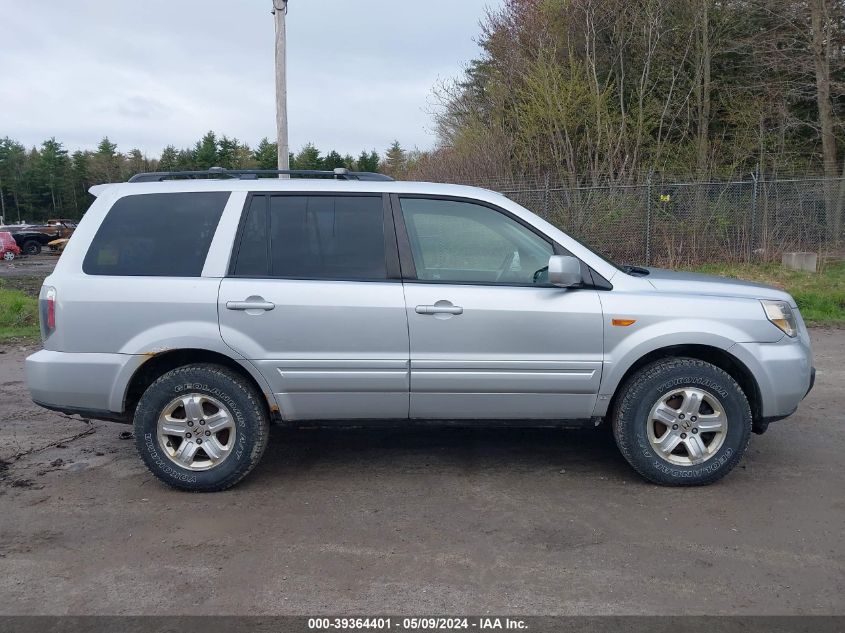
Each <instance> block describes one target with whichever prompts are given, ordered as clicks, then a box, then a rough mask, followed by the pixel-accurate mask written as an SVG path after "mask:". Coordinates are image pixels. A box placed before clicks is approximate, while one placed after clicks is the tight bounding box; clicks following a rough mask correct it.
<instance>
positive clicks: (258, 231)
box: [234, 195, 387, 280]
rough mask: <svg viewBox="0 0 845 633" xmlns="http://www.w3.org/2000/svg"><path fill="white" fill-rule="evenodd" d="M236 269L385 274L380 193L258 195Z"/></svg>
mask: <svg viewBox="0 0 845 633" xmlns="http://www.w3.org/2000/svg"><path fill="white" fill-rule="evenodd" d="M234 274H235V275H238V276H250V277H279V278H287V279H361V280H379V279H386V278H387V267H386V263H385V246H384V204H383V201H382V198H381V196H377V195H376V196H296V195H292V196H273V195H268V196H258V195H257V196H254V197H253V198H252V202H251V203H250V205H249V208H248V209H247V216H246V218H245V221H244V228H243V234H242V237H241V242H240V247H239V249H238V256H237V261H236V262H235V266H234Z"/></svg>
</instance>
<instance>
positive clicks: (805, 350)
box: [728, 336, 815, 420]
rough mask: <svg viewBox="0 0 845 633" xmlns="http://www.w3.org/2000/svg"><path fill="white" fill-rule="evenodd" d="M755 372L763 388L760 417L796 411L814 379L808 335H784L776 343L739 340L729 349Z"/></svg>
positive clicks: (788, 413)
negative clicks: (743, 341) (792, 336)
mask: <svg viewBox="0 0 845 633" xmlns="http://www.w3.org/2000/svg"><path fill="white" fill-rule="evenodd" d="M728 352H730V353H731V354H733V355H734V356H735V357H736V358H737V359H738V360H740V361H741V362H742V363H743V364H744V365H745V366H746V367H747V368H748V369H749V370H751V373H752V374H753V376H754V378H755V380H756V382H757V386H758V388H759V390H760V417H761V418H764V419H770V420H772V419H778V418H784V417H787V416H789V415H791V414H792V413H794V412H795V409H797V408H798V404H799V403H800V402H801V400H803V399H804V397H805V396H806V395H807V394H808V393H809V392H810V389H812V387H813V383H814V379H815V369H814V368H813V354H812V351H811V350H810V344H809V339H808V338H805V337H802V336H799V337H798V338H789V337H786V336H785V337H783V339H781V340H780V341H778V342H777V343H736V344H735V345H733V346H732V347H730V349H729V350H728Z"/></svg>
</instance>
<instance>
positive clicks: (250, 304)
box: [226, 297, 276, 311]
mask: <svg viewBox="0 0 845 633" xmlns="http://www.w3.org/2000/svg"><path fill="white" fill-rule="evenodd" d="M275 307H276V304H275V303H271V302H270V301H264V300H263V299H253V298H251V297H250V298H249V299H247V300H246V301H227V302H226V309H227V310H265V311H269V310H272V309H273V308H275Z"/></svg>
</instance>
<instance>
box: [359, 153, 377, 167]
mask: <svg viewBox="0 0 845 633" xmlns="http://www.w3.org/2000/svg"><path fill="white" fill-rule="evenodd" d="M379 163H380V161H379V156H378V152H376V150H373V151H372V152H369V153H367V152H366V151H363V152H361V155H360V156H359V157H358V171H378V168H379Z"/></svg>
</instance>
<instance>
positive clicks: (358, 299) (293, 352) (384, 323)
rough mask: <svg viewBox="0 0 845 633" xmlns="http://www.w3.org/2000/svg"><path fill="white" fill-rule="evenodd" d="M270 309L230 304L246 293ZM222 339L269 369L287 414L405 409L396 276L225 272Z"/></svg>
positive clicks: (400, 413)
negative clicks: (322, 277)
mask: <svg viewBox="0 0 845 633" xmlns="http://www.w3.org/2000/svg"><path fill="white" fill-rule="evenodd" d="M259 297H260V298H261V299H262V300H264V301H267V302H270V303H273V304H274V305H275V307H274V308H273V309H272V310H268V311H253V310H229V309H227V307H226V304H227V303H229V302H232V301H243V300H245V299H247V298H259ZM218 309H219V312H220V332H221V334H222V337H223V340H224V341H225V342H226V343H227V344H228V345H229V346H230V347H231V348H232V349H234V350H237V352H238V353H239V354H241V355H243V356H244V357H245V358H247V359H249V360H252V361H253V362H254V363H255V365H256V366H257V367H258V368H259V369H260V370H261V372H262V374H264V376H266V378H267V380H268V382H269V383H270V385H271V388H272V390H273V392H274V393H275V395H276V401H277V403H278V405H279V408H280V409H281V412H282V416H283V418H284V419H287V420H302V419H313V420H319V419H333V418H344V417H345V418H378V417H387V418H403V417H407V416H408V385H409V376H408V324H407V320H406V318H405V298H404V295H403V293H402V284H401V283H400V282H398V281H397V282H386V283H381V282H364V281H360V282H355V281H308V280H285V279H239V278H228V279H224V280H223V282H222V284H221V286H220V299H219V305H218Z"/></svg>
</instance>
